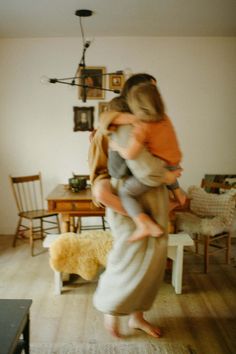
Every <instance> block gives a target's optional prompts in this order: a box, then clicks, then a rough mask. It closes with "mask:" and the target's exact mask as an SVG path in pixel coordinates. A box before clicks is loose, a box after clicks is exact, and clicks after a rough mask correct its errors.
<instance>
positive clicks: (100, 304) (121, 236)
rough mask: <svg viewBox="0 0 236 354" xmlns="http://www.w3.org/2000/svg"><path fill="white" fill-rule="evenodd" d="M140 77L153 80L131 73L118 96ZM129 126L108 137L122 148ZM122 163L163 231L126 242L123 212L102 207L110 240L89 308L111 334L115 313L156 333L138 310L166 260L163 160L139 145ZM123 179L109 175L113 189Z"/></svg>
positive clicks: (151, 295) (115, 331)
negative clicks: (100, 315) (138, 184)
mask: <svg viewBox="0 0 236 354" xmlns="http://www.w3.org/2000/svg"><path fill="white" fill-rule="evenodd" d="M146 81H149V82H150V81H151V82H153V83H155V78H154V77H152V76H151V75H148V74H136V75H133V76H131V77H130V78H129V79H128V80H127V81H126V83H125V85H124V89H123V91H122V96H123V97H124V98H126V95H127V94H128V92H129V90H130V89H131V87H133V86H134V85H136V84H139V83H140V82H146ZM130 129H132V127H131V126H129V125H123V126H119V127H118V129H117V130H116V131H115V132H114V133H113V139H114V141H116V142H117V143H118V144H120V145H123V146H125V145H126V143H127V141H128V137H129V134H130ZM126 163H127V165H128V168H129V170H130V171H131V173H132V174H133V175H134V176H135V177H136V178H137V179H139V180H140V181H141V182H143V183H145V184H147V185H149V186H152V187H153V188H152V189H151V190H149V191H148V192H147V193H145V194H144V195H142V197H141V199H140V202H141V203H142V205H143V207H144V209H145V211H146V212H147V213H149V215H150V216H151V217H152V218H153V219H154V220H155V221H156V222H157V223H158V224H159V225H161V227H162V228H163V231H164V233H163V236H161V237H159V238H154V237H148V238H145V239H142V240H140V241H137V242H134V243H128V242H127V240H128V238H129V237H130V235H131V234H132V233H133V232H134V230H135V224H134V222H133V221H132V219H131V218H130V217H128V216H125V215H122V214H119V213H117V212H115V211H113V210H112V209H109V208H108V209H107V217H108V222H109V224H110V227H111V232H112V235H113V237H114V242H113V248H112V250H111V252H110V253H109V256H108V260H107V267H106V270H105V271H104V273H103V274H102V275H101V277H100V279H99V284H98V287H97V289H96V292H95V294H94V306H95V307H96V308H97V309H98V310H99V311H101V312H103V313H104V325H105V328H106V329H107V330H108V331H109V332H110V333H111V334H112V335H113V336H116V337H120V332H119V324H118V316H122V315H129V316H130V319H129V326H130V327H131V328H138V329H141V330H143V331H144V332H146V333H148V334H149V335H151V336H154V337H160V335H161V333H160V329H159V328H158V327H155V326H153V325H152V324H150V323H149V322H147V321H146V320H145V319H144V317H143V313H144V311H147V310H149V309H150V308H151V306H152V303H153V301H154V299H155V297H156V294H157V292H158V289H159V287H160V284H161V282H162V279H163V274H164V270H165V264H166V256H167V236H168V234H167V224H168V192H167V189H166V187H165V185H164V184H163V176H164V175H165V173H166V169H165V167H164V162H163V161H161V160H159V159H158V158H156V157H154V156H152V155H151V154H150V153H149V152H148V151H147V150H146V149H145V148H143V150H142V152H141V153H140V154H139V156H138V157H137V158H136V159H135V160H128V161H126ZM110 165H111V161H110ZM113 167H114V168H115V166H113ZM123 180H124V178H123V177H121V178H114V177H112V179H111V183H112V186H113V188H114V189H115V190H116V191H118V190H119V188H120V187H121V185H122V183H123Z"/></svg>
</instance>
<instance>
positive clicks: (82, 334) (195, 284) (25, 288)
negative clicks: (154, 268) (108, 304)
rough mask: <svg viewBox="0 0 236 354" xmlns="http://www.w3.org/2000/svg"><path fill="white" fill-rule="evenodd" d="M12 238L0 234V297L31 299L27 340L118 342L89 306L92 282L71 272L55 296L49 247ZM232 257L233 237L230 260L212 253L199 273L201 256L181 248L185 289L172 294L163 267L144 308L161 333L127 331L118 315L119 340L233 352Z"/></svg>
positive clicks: (235, 301) (235, 254)
mask: <svg viewBox="0 0 236 354" xmlns="http://www.w3.org/2000/svg"><path fill="white" fill-rule="evenodd" d="M39 242H40V241H39ZM11 243H12V237H10V236H0V298H2V299H14V298H15V299H20V298H23V299H27V298H29V299H32V300H33V305H32V307H31V343H33V344H36V345H39V344H44V345H46V344H51V345H53V344H60V343H62V344H65V343H78V342H83V343H85V342H91V341H94V340H96V341H97V342H109V343H111V342H113V341H114V342H115V341H116V342H117V340H116V339H113V338H111V337H110V335H109V334H107V333H106V331H105V330H104V328H103V324H102V314H101V313H99V312H98V311H97V310H96V309H95V308H94V307H93V304H92V297H93V292H94V290H95V288H96V282H93V283H86V282H81V279H80V280H79V281H78V279H77V278H76V277H74V279H72V280H71V282H70V283H68V284H66V285H65V286H64V288H63V293H62V295H57V296H55V295H54V293H53V292H54V283H53V272H52V270H51V269H50V267H49V263H48V253H47V251H45V250H43V249H42V248H40V247H41V246H40V243H39V245H38V249H39V250H43V252H42V253H41V254H39V255H37V256H35V257H31V256H30V250H29V245H28V243H26V242H25V241H18V244H17V246H16V248H12V247H11ZM235 260H236V240H235V239H234V240H233V250H232V262H231V265H225V264H224V263H223V259H222V257H221V256H220V255H219V256H218V257H217V258H213V259H212V261H211V265H210V269H209V273H208V274H207V275H206V274H203V263H202V258H199V257H196V256H194V255H192V254H189V253H188V252H185V257H184V276H183V294H181V295H176V294H175V292H174V289H173V287H172V286H171V283H170V279H171V277H170V271H166V275H165V279H164V282H163V286H162V287H161V289H160V292H159V294H158V296H157V299H156V301H155V303H154V306H153V308H152V309H151V311H149V312H148V313H147V314H146V317H147V318H148V319H149V320H150V321H152V322H153V323H154V324H157V325H159V326H160V327H161V328H162V330H163V337H162V338H161V339H159V340H157V339H154V338H150V337H148V336H147V335H145V334H143V333H142V332H140V331H135V330H133V331H131V330H130V329H128V328H127V318H126V317H122V319H121V328H122V331H123V332H126V333H127V335H128V336H127V338H126V339H122V341H124V340H125V341H128V342H134V341H135V342H136V343H137V342H139V343H144V342H149V343H150V342H151V343H156V341H160V343H172V344H175V343H176V344H182V345H185V346H186V348H188V349H189V350H188V352H189V353H191V354H218V353H219V354H221V353H222V354H231V353H232V354H233V353H236V273H235V270H236V261H235ZM154 353H156V351H154ZM42 354H43V353H42ZM124 354H125V353H124ZM134 354H135V353H134Z"/></svg>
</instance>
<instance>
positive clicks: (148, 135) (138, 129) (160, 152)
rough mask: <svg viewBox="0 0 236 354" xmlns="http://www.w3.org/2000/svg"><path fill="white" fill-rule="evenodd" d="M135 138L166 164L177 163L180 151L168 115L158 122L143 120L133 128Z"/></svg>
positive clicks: (179, 158)
mask: <svg viewBox="0 0 236 354" xmlns="http://www.w3.org/2000/svg"><path fill="white" fill-rule="evenodd" d="M133 134H134V136H135V138H136V139H137V140H138V141H139V142H140V143H142V144H145V146H146V147H147V149H148V150H149V151H150V152H151V153H152V154H153V155H155V156H157V157H159V158H160V159H162V160H164V161H166V163H167V164H168V165H173V166H175V165H179V163H180V161H181V158H182V153H181V150H180V148H179V143H178V139H177V136H176V133H175V129H174V126H173V124H172V123H171V120H170V119H169V117H167V116H165V118H164V119H162V120H160V121H158V122H153V121H152V122H143V121H142V123H141V124H140V125H138V126H135V128H134V130H133Z"/></svg>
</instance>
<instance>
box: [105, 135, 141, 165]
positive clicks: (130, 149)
mask: <svg viewBox="0 0 236 354" xmlns="http://www.w3.org/2000/svg"><path fill="white" fill-rule="evenodd" d="M109 147H110V148H111V149H112V150H114V151H117V152H118V153H119V154H120V156H121V157H123V159H125V160H133V159H135V158H136V157H137V156H138V154H139V153H140V151H141V150H142V148H143V144H142V143H140V142H139V141H138V140H137V139H136V138H135V137H134V136H133V135H132V136H131V138H130V139H129V143H128V146H127V147H123V146H121V145H119V144H118V143H117V142H116V141H114V140H110V142H109Z"/></svg>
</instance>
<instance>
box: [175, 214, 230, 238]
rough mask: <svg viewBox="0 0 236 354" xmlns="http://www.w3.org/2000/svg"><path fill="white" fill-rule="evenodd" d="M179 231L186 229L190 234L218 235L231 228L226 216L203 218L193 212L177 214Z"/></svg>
mask: <svg viewBox="0 0 236 354" xmlns="http://www.w3.org/2000/svg"><path fill="white" fill-rule="evenodd" d="M176 229H177V231H184V232H187V233H188V234H190V235H193V234H201V235H209V236H216V235H218V234H221V233H222V232H227V231H229V230H230V225H228V224H227V222H226V220H225V218H222V217H220V216H216V217H213V218H202V217H200V216H198V215H195V214H192V213H178V214H177V216H176Z"/></svg>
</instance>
